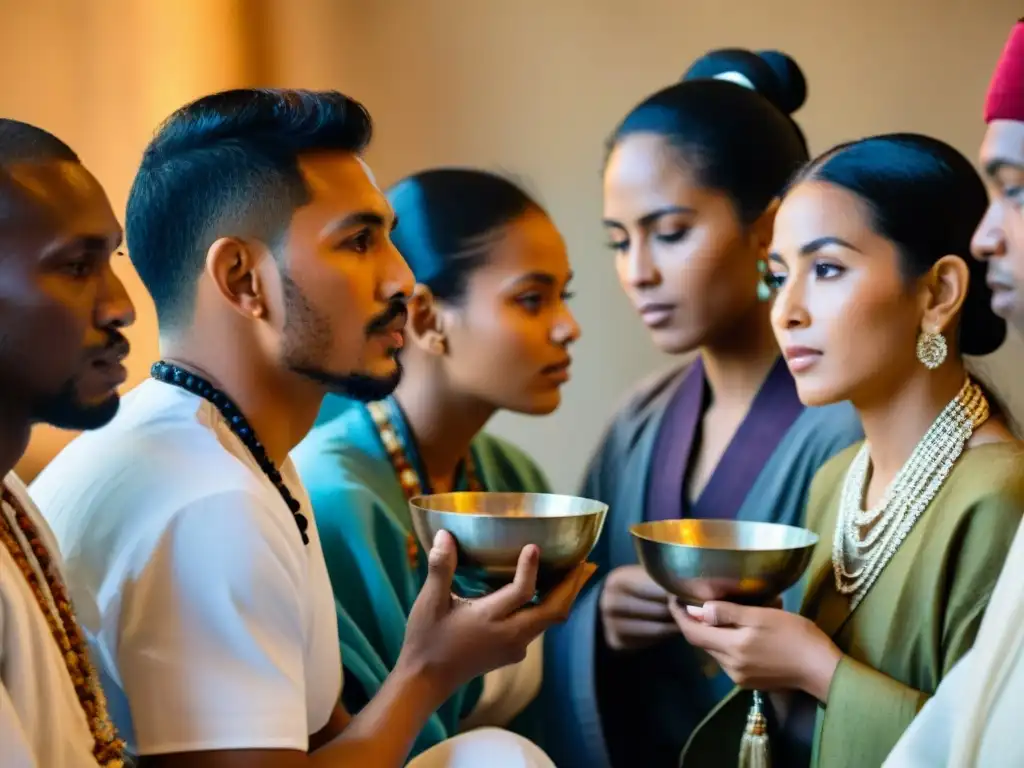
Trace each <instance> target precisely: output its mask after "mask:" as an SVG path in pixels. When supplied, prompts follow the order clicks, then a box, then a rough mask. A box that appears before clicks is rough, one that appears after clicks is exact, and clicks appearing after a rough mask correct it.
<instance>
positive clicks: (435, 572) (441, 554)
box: [420, 531, 458, 605]
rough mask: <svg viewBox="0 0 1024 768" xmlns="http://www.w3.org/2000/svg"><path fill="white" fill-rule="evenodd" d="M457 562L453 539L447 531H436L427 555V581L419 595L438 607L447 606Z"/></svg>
mask: <svg viewBox="0 0 1024 768" xmlns="http://www.w3.org/2000/svg"><path fill="white" fill-rule="evenodd" d="M457 560H458V557H457V555H456V553H455V539H454V538H452V535H451V534H450V533H448V531H438V532H437V535H436V536H434V545H433V546H432V547H431V548H430V553H429V554H428V555H427V579H426V581H425V582H424V584H423V589H422V590H420V594H421V595H423V596H424V597H426V598H427V600H429V601H431V602H435V601H436V603H437V604H438V605H447V604H448V602H449V601H450V600H451V594H452V578H453V577H454V576H455V563H456V561H457Z"/></svg>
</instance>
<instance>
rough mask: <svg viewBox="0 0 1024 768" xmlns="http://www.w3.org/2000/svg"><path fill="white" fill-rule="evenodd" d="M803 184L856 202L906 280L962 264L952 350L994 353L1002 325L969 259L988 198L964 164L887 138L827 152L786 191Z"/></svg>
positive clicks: (929, 142)
mask: <svg viewBox="0 0 1024 768" xmlns="http://www.w3.org/2000/svg"><path fill="white" fill-rule="evenodd" d="M804 181H822V182H826V183H828V184H835V185H836V186H838V187H842V188H843V189H846V190H848V191H850V192H852V193H853V194H855V195H856V196H857V197H858V198H860V199H861V200H862V201H863V202H864V204H865V205H866V206H867V207H868V209H869V210H870V212H871V216H872V219H873V221H872V224H873V227H874V229H875V231H876V232H878V234H880V235H881V236H882V237H884V238H886V239H887V240H889V241H891V242H892V243H894V244H895V245H896V246H897V247H898V249H899V253H900V257H901V259H902V267H903V271H904V274H905V275H906V276H907V277H908V278H911V279H916V278H918V277H920V276H921V275H923V274H925V273H926V272H927V271H928V270H929V269H931V268H932V266H933V265H934V264H935V262H937V261H938V260H939V259H941V258H942V257H943V256H946V255H949V254H952V255H955V256H959V257H960V258H961V259H963V260H964V262H965V263H966V264H967V268H968V271H969V272H970V282H969V284H968V289H967V296H966V298H965V299H964V303H963V308H962V309H961V315H960V339H959V349H960V351H961V352H963V353H964V354H966V355H988V354H991V353H992V352H995V351H996V350H997V349H999V347H1000V346H1001V345H1002V343H1003V341H1004V340H1005V338H1006V321H1005V320H1003V319H1002V318H1001V317H998V316H997V315H996V314H995V313H994V312H993V311H992V305H991V301H992V290H991V289H990V288H989V287H988V285H987V284H986V282H985V269H986V266H985V263H984V262H981V261H978V260H976V259H974V258H972V257H971V238H972V237H973V235H974V230H975V229H976V228H977V226H978V224H979V223H980V222H981V219H982V217H983V216H984V215H985V210H986V208H988V194H987V193H986V191H985V185H984V183H982V181H981V177H980V176H978V172H977V171H976V170H975V169H974V166H973V165H972V164H971V161H970V160H968V159H967V158H966V157H964V156H963V155H962V154H960V152H959V151H957V150H956V149H954V148H953V147H951V146H950V145H949V144H946V143H945V142H943V141H939V140H938V139H934V138H932V137H930V136H922V135H920V134H915V133H891V134H884V135H881V136H870V137H868V138H866V139H861V140H859V141H852V142H848V143H846V144H840V145H838V146H836V147H833V148H832V149H830V150H828V151H827V152H825V153H824V154H822V155H821V156H819V157H818V158H816V159H815V160H814V161H813V162H811V163H810V164H808V165H807V167H806V168H804V169H803V170H802V171H801V172H800V173H799V174H798V175H797V176H796V177H795V178H794V179H793V180H792V182H791V188H792V186H795V185H797V184H800V183H801V182H804ZM787 191H788V190H787Z"/></svg>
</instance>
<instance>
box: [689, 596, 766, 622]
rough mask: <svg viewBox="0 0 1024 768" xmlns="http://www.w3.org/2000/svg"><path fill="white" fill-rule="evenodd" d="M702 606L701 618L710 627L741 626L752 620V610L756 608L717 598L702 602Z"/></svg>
mask: <svg viewBox="0 0 1024 768" xmlns="http://www.w3.org/2000/svg"><path fill="white" fill-rule="evenodd" d="M701 608H702V613H703V616H702V620H703V622H704V623H705V624H707V625H708V626H711V627H742V626H747V625H749V624H750V623H751V622H752V618H753V612H755V611H757V610H758V609H757V608H750V607H748V606H745V605H737V604H736V603H725V602H721V601H718V600H711V601H709V602H707V603H704V605H703V606H702V607H701Z"/></svg>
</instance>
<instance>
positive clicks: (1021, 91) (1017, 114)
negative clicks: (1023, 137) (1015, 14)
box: [985, 19, 1024, 123]
mask: <svg viewBox="0 0 1024 768" xmlns="http://www.w3.org/2000/svg"><path fill="white" fill-rule="evenodd" d="M993 120H1016V121H1017V122H1021V123H1024V19H1021V20H1020V21H1018V22H1017V24H1016V25H1014V27H1013V31H1012V32H1010V39H1009V40H1007V41H1006V48H1004V49H1003V55H1002V57H1001V58H1000V59H999V63H998V64H997V65H996V71H995V73H994V74H993V75H992V83H991V85H989V87H988V96H987V97H986V98H985V122H986V123H991V122H992V121H993Z"/></svg>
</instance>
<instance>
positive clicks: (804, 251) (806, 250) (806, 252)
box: [768, 235, 862, 262]
mask: <svg viewBox="0 0 1024 768" xmlns="http://www.w3.org/2000/svg"><path fill="white" fill-rule="evenodd" d="M829 245H838V246H839V247H840V248H846V249H848V250H851V251H856V252H857V253H862V251H861V249H860V248H857V247H856V246H855V245H853V244H852V243H849V242H847V241H846V240H843V238H841V237H835V236H834V235H826V236H825V237H819V238H815V239H814V240H811V242H809V243H804V244H803V245H802V246H801V247H800V255H801V256H813V255H814V254H816V253H817V252H818V251H820V250H821V249H822V248H825V247H826V246H829ZM768 259H769V260H770V261H775V262H781V261H782V256H781V255H780V254H779V253H778V252H777V251H772V252H771V253H769V254H768Z"/></svg>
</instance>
